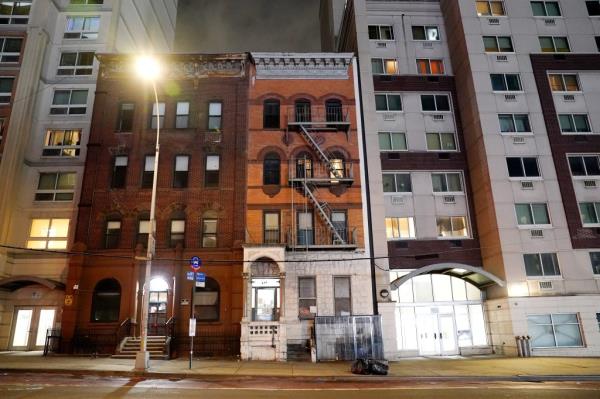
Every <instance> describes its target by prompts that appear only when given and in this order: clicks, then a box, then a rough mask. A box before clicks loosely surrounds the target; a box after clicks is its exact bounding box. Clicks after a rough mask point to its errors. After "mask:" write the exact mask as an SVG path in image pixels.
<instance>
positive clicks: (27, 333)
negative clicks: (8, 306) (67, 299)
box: [10, 306, 56, 350]
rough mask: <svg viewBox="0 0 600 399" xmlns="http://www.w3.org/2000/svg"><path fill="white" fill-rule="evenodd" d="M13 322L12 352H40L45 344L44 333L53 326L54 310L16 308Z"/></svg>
mask: <svg viewBox="0 0 600 399" xmlns="http://www.w3.org/2000/svg"><path fill="white" fill-rule="evenodd" d="M15 310H16V312H15V318H14V322H13V326H14V328H13V335H12V338H11V345H10V348H11V349H12V350H41V349H43V348H44V345H45V344H46V332H47V331H48V329H51V328H52V327H53V326H54V317H55V315H56V309H54V308H41V307H33V306H32V307H27V308H16V309H15Z"/></svg>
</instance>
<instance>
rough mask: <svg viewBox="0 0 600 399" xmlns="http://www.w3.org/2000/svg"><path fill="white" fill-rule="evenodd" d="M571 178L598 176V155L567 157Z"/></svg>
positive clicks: (599, 158)
mask: <svg viewBox="0 0 600 399" xmlns="http://www.w3.org/2000/svg"><path fill="white" fill-rule="evenodd" d="M568 159H569V167H570V168H571V175H572V176H593V177H598V176H600V154H588V155H569V157H568Z"/></svg>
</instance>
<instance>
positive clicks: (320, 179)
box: [288, 158, 354, 184]
mask: <svg viewBox="0 0 600 399" xmlns="http://www.w3.org/2000/svg"><path fill="white" fill-rule="evenodd" d="M298 180H302V181H303V180H306V181H308V182H311V183H319V184H321V183H327V184H338V183H348V182H352V181H354V162H346V161H344V162H340V163H338V164H336V165H335V170H334V171H332V170H331V169H330V167H329V166H328V165H324V164H323V163H321V162H314V161H310V162H309V161H307V160H305V159H303V158H298V159H290V160H289V161H288V181H290V182H295V181H298Z"/></svg>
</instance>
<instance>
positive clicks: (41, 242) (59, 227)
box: [27, 219, 69, 249]
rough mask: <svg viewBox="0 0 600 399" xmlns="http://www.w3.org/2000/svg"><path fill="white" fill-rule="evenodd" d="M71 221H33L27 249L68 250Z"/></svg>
mask: <svg viewBox="0 0 600 399" xmlns="http://www.w3.org/2000/svg"><path fill="white" fill-rule="evenodd" d="M68 236H69V219H32V220H31V228H30V230H29V240H28V241H27V248H31V249H67V237H68Z"/></svg>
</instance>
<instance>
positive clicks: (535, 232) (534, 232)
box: [529, 229, 544, 238]
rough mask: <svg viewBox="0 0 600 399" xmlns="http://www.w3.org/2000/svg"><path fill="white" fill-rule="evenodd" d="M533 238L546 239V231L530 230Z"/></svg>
mask: <svg viewBox="0 0 600 399" xmlns="http://www.w3.org/2000/svg"><path fill="white" fill-rule="evenodd" d="M529 234H530V235H531V238H544V230H539V229H538V230H530V231H529Z"/></svg>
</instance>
